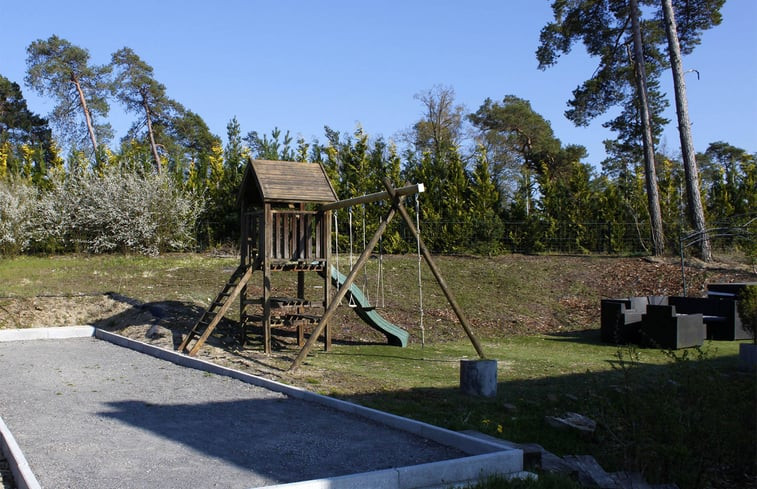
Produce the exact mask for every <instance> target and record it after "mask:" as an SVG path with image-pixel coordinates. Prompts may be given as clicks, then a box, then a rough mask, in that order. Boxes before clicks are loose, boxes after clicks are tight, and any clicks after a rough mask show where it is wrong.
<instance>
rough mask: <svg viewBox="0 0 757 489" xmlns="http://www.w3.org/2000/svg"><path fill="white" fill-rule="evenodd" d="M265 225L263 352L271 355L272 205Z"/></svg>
mask: <svg viewBox="0 0 757 489" xmlns="http://www.w3.org/2000/svg"><path fill="white" fill-rule="evenodd" d="M264 212H265V214H264V217H263V225H264V227H265V237H264V240H265V243H264V246H263V250H264V251H263V252H264V258H263V351H264V352H265V353H271V260H272V258H273V256H274V252H273V248H272V247H273V216H274V214H273V211H272V209H271V204H265V211H264Z"/></svg>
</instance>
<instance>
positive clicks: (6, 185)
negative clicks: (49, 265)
mask: <svg viewBox="0 0 757 489" xmlns="http://www.w3.org/2000/svg"><path fill="white" fill-rule="evenodd" d="M35 199H36V191H35V189H34V188H32V187H30V186H28V185H24V184H21V183H15V182H10V181H0V254H3V255H9V254H16V253H18V252H20V251H22V250H23V249H24V248H25V247H26V246H27V245H28V240H27V235H26V233H25V229H26V228H27V227H28V222H27V219H28V218H29V216H30V214H31V209H32V207H33V206H34V202H35Z"/></svg>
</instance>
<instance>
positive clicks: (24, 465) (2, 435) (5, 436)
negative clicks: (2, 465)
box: [0, 417, 42, 489]
mask: <svg viewBox="0 0 757 489" xmlns="http://www.w3.org/2000/svg"><path fill="white" fill-rule="evenodd" d="M0 449H1V450H2V452H3V455H4V456H5V458H6V459H7V460H8V465H10V469H11V474H13V480H14V481H15V482H16V486H18V489H42V486H40V485H39V481H37V477H35V475H34V473H33V472H32V469H31V467H29V462H27V460H26V457H24V453H23V452H22V451H21V448H20V447H19V446H18V443H16V439H15V438H13V433H11V431H10V429H8V426H7V425H6V424H5V422H4V421H3V418H2V417H0Z"/></svg>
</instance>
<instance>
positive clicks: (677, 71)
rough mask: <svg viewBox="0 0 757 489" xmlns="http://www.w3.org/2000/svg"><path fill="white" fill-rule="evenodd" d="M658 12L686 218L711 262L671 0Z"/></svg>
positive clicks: (704, 256) (705, 259)
mask: <svg viewBox="0 0 757 489" xmlns="http://www.w3.org/2000/svg"><path fill="white" fill-rule="evenodd" d="M662 12H663V15H664V17H665V33H666V34H667V36H668V54H669V55H670V68H671V71H672V72H673V90H674V92H675V99H676V115H677V117H678V134H679V135H680V138H681V157H682V159H683V170H684V175H685V178H686V196H687V201H688V205H689V219H690V220H691V223H692V224H693V226H694V230H695V231H696V232H697V233H699V236H700V237H701V241H700V242H699V243H700V247H699V253H700V256H701V258H702V260H704V261H712V250H711V249H710V238H709V236H707V227H706V224H705V220H704V209H703V207H702V196H701V194H700V192H699V170H698V169H697V161H696V154H695V152H694V141H693V138H692V135H691V121H690V120H689V103H688V100H687V97H686V82H685V81H684V79H683V62H682V61H681V46H680V45H679V43H678V29H677V27H676V19H675V13H674V12H673V4H672V2H671V0H662Z"/></svg>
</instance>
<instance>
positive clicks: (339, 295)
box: [289, 197, 404, 370]
mask: <svg viewBox="0 0 757 489" xmlns="http://www.w3.org/2000/svg"><path fill="white" fill-rule="evenodd" d="M399 199H400V202H397V201H395V202H394V203H393V205H392V207H391V208H390V209H389V213H388V214H387V216H386V218H385V219H384V220H383V221H381V223H380V224H379V227H378V229H377V230H376V232H375V233H374V235H373V237H372V238H371V240H370V241H369V242H368V244H367V245H366V247H365V249H364V250H363V253H362V254H361V255H360V257H359V258H358V259H357V262H356V263H355V265H354V266H353V267H352V270H350V273H349V275H347V278H346V279H345V281H344V283H343V284H342V286H341V287H339V290H337V292H336V296H335V297H334V298H333V299H332V301H331V304H329V307H328V308H327V309H326V312H324V313H323V316H322V317H321V320H320V321H319V322H318V326H316V328H315V331H313V334H311V335H310V338H308V341H307V342H306V343H305V346H304V347H303V348H302V350H300V353H299V354H298V355H297V358H295V359H294V362H292V366H291V367H289V370H296V369H297V368H298V367H299V366H300V365H302V362H303V361H305V358H306V357H307V356H308V353H310V350H311V349H312V348H313V344H314V343H315V342H316V341H317V340H318V336H320V334H321V332H322V331H323V329H324V328H325V327H326V324H327V323H328V321H329V320H330V319H331V316H333V315H334V313H335V312H336V308H337V307H339V303H340V302H341V301H342V299H344V296H345V295H347V291H348V290H350V287H352V284H353V282H355V279H356V278H357V275H358V273H359V272H360V270H361V269H362V268H363V266H364V265H365V264H366V262H368V259H369V258H370V257H371V253H372V252H373V249H374V248H375V247H376V245H377V244H378V241H379V239H380V238H381V235H382V234H384V231H386V227H387V225H388V224H389V222H390V221H391V220H392V218H393V217H394V215H395V213H396V212H397V207H398V205H400V204H401V200H404V197H399ZM330 276H331V270H326V277H330ZM327 280H328V278H327Z"/></svg>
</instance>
